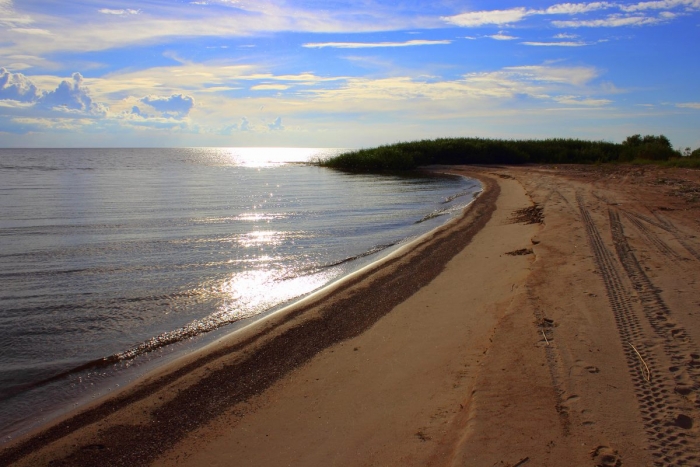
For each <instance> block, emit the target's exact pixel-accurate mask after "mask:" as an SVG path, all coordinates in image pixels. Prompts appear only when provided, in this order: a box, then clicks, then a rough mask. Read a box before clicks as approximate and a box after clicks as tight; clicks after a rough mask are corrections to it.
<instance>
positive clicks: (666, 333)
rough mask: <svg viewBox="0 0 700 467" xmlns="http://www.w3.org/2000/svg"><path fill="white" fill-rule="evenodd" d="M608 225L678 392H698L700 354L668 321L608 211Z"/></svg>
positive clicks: (615, 217)
mask: <svg viewBox="0 0 700 467" xmlns="http://www.w3.org/2000/svg"><path fill="white" fill-rule="evenodd" d="M608 216H609V217H610V226H611V230H612V234H613V242H614V243H615V250H616V251H617V256H618V257H619V258H620V262H621V263H622V266H623V268H624V269H625V271H626V272H627V275H628V276H629V278H630V280H631V281H632V285H633V286H634V288H635V289H636V290H637V293H638V295H639V298H640V301H641V304H642V309H643V310H644V314H645V316H646V317H647V320H648V321H649V324H650V325H651V327H652V329H653V330H654V332H655V333H656V335H657V336H659V337H660V338H661V339H663V343H664V344H663V345H664V351H665V352H666V354H667V355H668V356H669V358H670V359H671V362H672V363H673V368H674V369H675V371H674V372H673V373H674V379H675V380H676V383H677V386H676V391H677V392H679V393H688V394H689V393H691V392H693V393H696V392H698V391H699V390H700V351H698V346H697V345H696V344H695V343H694V342H693V339H692V338H691V337H690V335H689V334H688V332H687V331H686V330H685V329H684V328H683V327H682V326H681V325H679V324H678V323H675V322H674V321H673V319H672V313H671V310H670V308H669V307H668V305H667V304H666V302H665V301H664V300H663V298H662V297H661V293H660V291H659V289H657V288H656V287H655V286H654V284H653V283H652V282H651V280H650V279H649V277H648V276H647V275H646V273H645V272H644V268H642V266H641V265H640V264H639V261H638V260H637V257H636V256H635V255H634V253H633V252H632V250H631V248H630V246H629V244H628V243H627V238H626V237H625V232H624V226H623V225H622V222H621V221H620V215H619V213H618V212H617V211H615V210H612V209H611V210H609V211H608ZM693 402H694V406H695V410H696V411H697V410H700V400H697V399H696V400H695V401H693Z"/></svg>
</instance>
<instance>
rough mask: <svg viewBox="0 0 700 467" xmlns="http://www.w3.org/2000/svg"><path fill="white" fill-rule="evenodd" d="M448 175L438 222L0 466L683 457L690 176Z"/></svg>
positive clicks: (693, 304)
mask: <svg viewBox="0 0 700 467" xmlns="http://www.w3.org/2000/svg"><path fill="white" fill-rule="evenodd" d="M437 170H446V169H445V168H437ZM449 170H450V171H453V172H454V173H460V174H463V175H468V176H476V177H478V178H479V179H481V180H482V181H483V183H484V185H485V191H484V193H483V194H482V196H481V197H480V198H479V199H478V200H477V202H475V203H474V204H473V205H472V207H471V208H470V209H469V210H468V211H467V213H466V214H465V216H464V217H463V218H462V219H461V220H459V221H458V222H455V223H453V224H451V225H449V226H446V227H445V228H443V229H440V230H439V231H437V232H435V233H434V234H433V235H431V236H429V237H428V238H425V239H424V240H423V241H422V242H421V243H420V244H418V245H416V246H414V247H413V248H411V249H410V251H408V252H407V253H406V254H404V255H402V256H399V257H396V258H393V259H391V260H389V261H387V262H385V263H383V264H382V265H380V266H378V267H377V268H375V269H374V270H372V271H366V272H364V273H363V274H361V275H359V276H357V277H354V278H353V279H352V280H350V281H348V282H347V283H345V284H344V285H343V286H341V287H339V288H338V289H337V290H334V291H333V292H331V293H329V294H327V295H326V296H323V297H319V298H318V300H317V301H315V302H314V301H312V302H310V303H305V304H304V305H303V306H300V307H297V308H296V309H293V310H289V311H288V312H286V313H280V314H278V315H275V316H274V317H273V318H272V319H270V320H267V321H265V322H263V323H259V324H257V325H255V326H251V327H250V328H248V329H247V330H246V332H243V333H238V334H236V335H234V336H232V337H231V338H228V339H227V340H224V341H221V342H219V343H218V344H217V345H215V346H212V347H209V348H207V349H205V350H204V351H202V352H199V353H197V354H196V355H192V356H190V357H188V358H187V359H186V360H184V361H180V362H178V363H177V365H172V366H170V367H168V368H164V369H162V370H161V371H159V372H158V373H157V374H153V375H151V376H150V377H149V378H148V379H146V380H144V381H142V382H140V383H139V384H137V385H135V386H133V387H131V388H128V389H127V390H125V391H124V392H123V393H121V394H119V395H117V396H116V397H114V398H111V399H109V400H107V401H106V402H102V403H100V404H96V405H95V406H94V407H91V408H89V409H88V410H86V411H83V412H81V413H79V414H77V415H75V416H73V417H71V418H68V419H66V420H63V421H61V422H60V423H58V424H57V425H55V426H53V427H50V428H48V429H46V430H44V431H42V432H39V433H35V434H33V436H30V437H28V438H26V439H24V440H19V441H18V442H16V443H14V444H13V445H11V446H8V447H7V448H5V449H4V450H3V451H2V452H0V465H9V464H12V465H48V464H49V463H51V464H50V465H70V466H80V465H150V464H155V465H161V466H169V465H192V466H194V465H197V466H200V465H212V466H214V465H237V466H238V465H240V466H261V465H271V466H272V465H275V466H276V465H304V466H307V465H324V466H327V465H348V466H350V465H352V466H356V465H455V466H457V465H459V466H462V465H464V466H467V465H469V466H471V465H474V466H482V465H483V466H510V467H514V466H522V465H537V466H542V465H546V466H548V465H551V466H555V465H556V466H560V465H591V466H593V465H602V466H615V465H623V463H624V465H635V466H645V465H697V464H698V462H700V458H699V457H698V455H699V453H698V450H699V449H700V439H699V436H698V432H697V431H698V428H697V427H698V420H700V412H699V411H700V401H698V399H697V394H698V390H699V389H700V345H698V343H700V293H699V292H700V290H698V284H697V283H696V278H697V277H700V240H699V239H698V238H696V236H695V235H696V234H697V232H698V230H699V226H700V225H699V222H698V221H699V220H700V213H699V211H700V209H698V208H699V206H700V201H698V199H696V198H695V196H696V195H697V196H699V197H700V189H699V187H700V175H699V174H698V172H697V171H683V170H670V169H669V170H667V169H658V168H638V167H631V168H630V167H627V168H625V167H604V166H603V167H592V166H590V167H589V166H587V167H569V166H567V167H556V168H555V167H500V168H493V167H492V168H476V167H450V168H449Z"/></svg>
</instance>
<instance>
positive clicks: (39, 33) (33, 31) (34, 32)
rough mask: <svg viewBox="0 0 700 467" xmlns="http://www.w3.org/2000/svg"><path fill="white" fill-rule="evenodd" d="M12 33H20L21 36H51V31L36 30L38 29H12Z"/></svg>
mask: <svg viewBox="0 0 700 467" xmlns="http://www.w3.org/2000/svg"><path fill="white" fill-rule="evenodd" d="M10 31H11V32H18V33H20V34H31V35H34V36H50V35H51V31H48V30H46V29H36V28H11V29H10Z"/></svg>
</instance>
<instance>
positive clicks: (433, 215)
mask: <svg viewBox="0 0 700 467" xmlns="http://www.w3.org/2000/svg"><path fill="white" fill-rule="evenodd" d="M449 212H450V211H449V210H448V209H438V210H437V211H433V212H431V213H430V214H428V215H427V216H425V217H423V218H422V219H421V220H419V221H416V222H414V224H420V223H423V222H425V221H429V220H430V219H435V218H436V217H440V216H444V215H446V214H449Z"/></svg>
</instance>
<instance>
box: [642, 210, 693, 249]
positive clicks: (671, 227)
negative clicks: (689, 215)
mask: <svg viewBox="0 0 700 467" xmlns="http://www.w3.org/2000/svg"><path fill="white" fill-rule="evenodd" d="M652 214H654V217H656V218H657V219H658V220H659V222H660V223H661V224H663V225H664V226H665V227H662V228H663V229H665V230H667V231H669V232H671V233H672V234H673V236H674V237H675V239H676V241H678V243H680V244H681V245H683V248H685V249H686V250H687V251H688V253H690V254H691V255H692V256H693V258H695V259H697V260H698V261H700V252H698V251H697V250H696V249H695V248H693V247H692V246H691V245H689V244H688V242H686V241H685V240H684V239H683V238H682V235H683V234H682V233H681V231H680V230H679V229H678V227H676V226H675V225H674V224H673V223H672V222H670V221H669V220H668V219H665V218H663V217H662V216H661V215H659V214H658V213H656V212H652Z"/></svg>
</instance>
